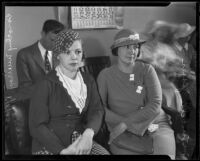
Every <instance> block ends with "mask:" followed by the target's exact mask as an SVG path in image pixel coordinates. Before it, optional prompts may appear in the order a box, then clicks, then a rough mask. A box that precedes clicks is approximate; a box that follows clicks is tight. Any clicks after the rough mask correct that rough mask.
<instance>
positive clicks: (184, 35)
mask: <svg viewBox="0 0 200 161" xmlns="http://www.w3.org/2000/svg"><path fill="white" fill-rule="evenodd" d="M195 29H196V27H195V26H192V27H191V29H190V30H188V31H187V32H184V33H179V34H177V36H176V37H177V38H183V37H187V36H189V35H190V34H191V33H193V32H194V30H195Z"/></svg>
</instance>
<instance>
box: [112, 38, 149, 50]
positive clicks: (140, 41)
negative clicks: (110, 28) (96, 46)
mask: <svg viewBox="0 0 200 161" xmlns="http://www.w3.org/2000/svg"><path fill="white" fill-rule="evenodd" d="M145 42H146V40H126V41H123V42H120V43H117V44H115V43H114V44H112V45H111V49H112V50H113V49H115V48H117V47H121V46H126V45H134V44H142V43H145Z"/></svg>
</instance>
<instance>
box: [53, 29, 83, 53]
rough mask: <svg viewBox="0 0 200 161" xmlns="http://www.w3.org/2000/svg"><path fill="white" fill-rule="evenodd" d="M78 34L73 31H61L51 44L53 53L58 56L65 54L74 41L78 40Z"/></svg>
mask: <svg viewBox="0 0 200 161" xmlns="http://www.w3.org/2000/svg"><path fill="white" fill-rule="evenodd" d="M79 39H80V36H79V33H78V32H75V31H73V30H63V31H61V32H59V33H58V34H57V35H56V38H55V39H54V43H53V51H54V52H56V53H58V54H60V53H63V52H66V51H67V50H68V49H69V48H70V47H71V45H72V44H73V43H74V41H75V40H79Z"/></svg>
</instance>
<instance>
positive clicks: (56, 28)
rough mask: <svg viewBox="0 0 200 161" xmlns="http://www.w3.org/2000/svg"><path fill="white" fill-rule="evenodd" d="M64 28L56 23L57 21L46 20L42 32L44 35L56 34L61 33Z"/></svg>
mask: <svg viewBox="0 0 200 161" xmlns="http://www.w3.org/2000/svg"><path fill="white" fill-rule="evenodd" d="M64 28H65V26H64V25H63V24H62V23H60V22H58V21H57V20H46V21H45V22H44V24H43V28H42V31H43V32H45V33H46V34H47V33H49V32H52V33H55V34H57V33H58V32H60V31H62V30H63V29H64Z"/></svg>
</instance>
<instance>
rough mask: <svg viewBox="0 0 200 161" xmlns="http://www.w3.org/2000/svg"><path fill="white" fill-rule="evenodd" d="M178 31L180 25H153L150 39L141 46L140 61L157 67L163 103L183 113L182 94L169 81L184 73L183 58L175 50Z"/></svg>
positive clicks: (165, 23) (151, 25) (148, 32)
mask: <svg viewBox="0 0 200 161" xmlns="http://www.w3.org/2000/svg"><path fill="white" fill-rule="evenodd" d="M177 30H178V25H176V24H172V23H168V22H166V21H161V20H158V21H155V22H153V23H151V24H150V26H149V29H148V31H146V32H147V34H149V36H150V38H149V40H148V42H146V43H145V44H143V45H142V46H141V55H140V57H139V59H141V60H144V61H146V62H148V63H150V64H152V65H153V66H154V67H155V69H156V71H157V74H158V77H159V80H160V83H161V87H162V91H163V103H165V104H166V105H167V106H168V107H170V108H173V109H175V110H177V111H178V112H182V110H183V109H182V98H181V95H180V92H179V91H178V90H177V88H176V86H175V85H174V83H173V82H172V81H170V79H169V78H170V77H171V76H174V75H176V74H177V73H181V72H182V66H181V57H180V56H179V55H177V54H176V52H175V50H174V49H173V43H174V41H175V33H176V32H177Z"/></svg>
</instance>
